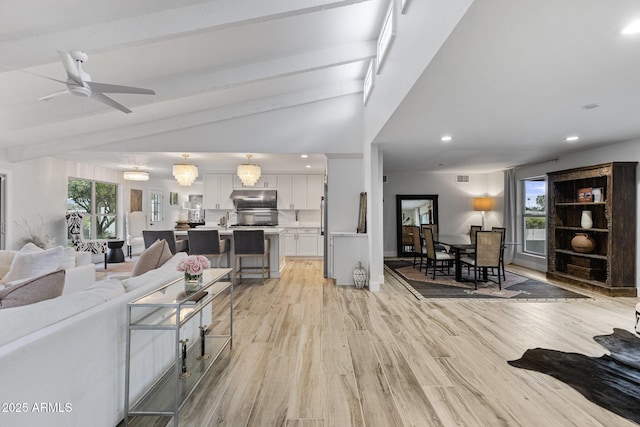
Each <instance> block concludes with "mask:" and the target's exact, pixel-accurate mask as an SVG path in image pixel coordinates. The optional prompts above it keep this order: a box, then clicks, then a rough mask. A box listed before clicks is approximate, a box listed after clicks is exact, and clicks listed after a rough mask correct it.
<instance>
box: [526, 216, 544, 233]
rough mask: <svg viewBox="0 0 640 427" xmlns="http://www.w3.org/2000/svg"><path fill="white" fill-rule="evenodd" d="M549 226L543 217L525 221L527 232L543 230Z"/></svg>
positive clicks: (530, 218)
mask: <svg viewBox="0 0 640 427" xmlns="http://www.w3.org/2000/svg"><path fill="white" fill-rule="evenodd" d="M546 226H547V219H546V218H543V217H529V218H526V219H525V228H526V229H527V230H532V229H543V228H546Z"/></svg>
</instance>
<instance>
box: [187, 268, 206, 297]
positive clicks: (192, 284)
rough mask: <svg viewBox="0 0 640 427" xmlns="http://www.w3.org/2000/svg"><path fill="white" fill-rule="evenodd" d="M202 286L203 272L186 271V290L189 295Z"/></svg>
mask: <svg viewBox="0 0 640 427" xmlns="http://www.w3.org/2000/svg"><path fill="white" fill-rule="evenodd" d="M201 287H202V274H189V273H184V291H185V293H186V294H187V295H189V294H192V293H194V292H196V291H198V290H199V289H200V288H201Z"/></svg>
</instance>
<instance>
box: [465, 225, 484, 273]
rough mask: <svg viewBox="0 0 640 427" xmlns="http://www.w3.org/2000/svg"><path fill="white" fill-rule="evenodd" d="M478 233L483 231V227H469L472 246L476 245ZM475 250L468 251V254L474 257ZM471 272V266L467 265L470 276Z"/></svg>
mask: <svg viewBox="0 0 640 427" xmlns="http://www.w3.org/2000/svg"><path fill="white" fill-rule="evenodd" d="M478 231H482V226H481V225H472V226H471V227H469V243H471V244H472V245H475V244H476V233H477V232H478ZM474 250H475V249H469V250H468V251H467V254H468V255H472V254H473V251H474ZM469 271H470V270H469V265H467V274H469Z"/></svg>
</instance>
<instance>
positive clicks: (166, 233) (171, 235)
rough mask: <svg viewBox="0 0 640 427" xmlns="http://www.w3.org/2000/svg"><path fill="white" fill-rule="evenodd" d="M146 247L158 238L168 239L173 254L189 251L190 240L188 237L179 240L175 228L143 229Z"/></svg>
mask: <svg viewBox="0 0 640 427" xmlns="http://www.w3.org/2000/svg"><path fill="white" fill-rule="evenodd" d="M142 238H143V239H144V247H145V249H146V248H148V247H149V246H151V245H153V244H154V243H155V241H156V240H163V239H164V240H166V241H167V244H168V245H169V249H171V253H172V254H173V255H175V254H177V253H178V252H188V250H189V241H188V240H187V239H184V240H182V239H181V240H178V239H176V234H175V232H174V231H173V230H142Z"/></svg>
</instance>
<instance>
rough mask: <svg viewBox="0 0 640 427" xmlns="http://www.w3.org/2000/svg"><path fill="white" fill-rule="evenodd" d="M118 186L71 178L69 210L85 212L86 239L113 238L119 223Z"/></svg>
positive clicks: (84, 233)
mask: <svg viewBox="0 0 640 427" xmlns="http://www.w3.org/2000/svg"><path fill="white" fill-rule="evenodd" d="M117 195H118V186H117V184H111V183H108V182H99V181H90V180H86V179H79V178H69V182H68V186H67V211H76V212H82V213H83V214H84V218H83V224H82V231H83V236H84V238H85V239H113V238H115V237H116V233H117V225H118V222H117V221H118V217H117V214H118V206H117V200H118V197H117Z"/></svg>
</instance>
